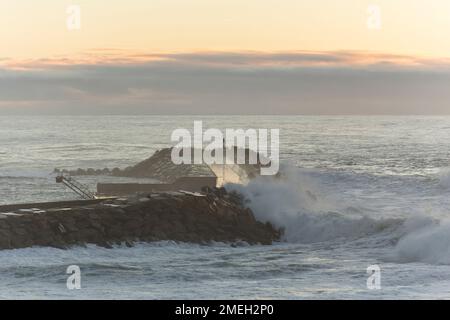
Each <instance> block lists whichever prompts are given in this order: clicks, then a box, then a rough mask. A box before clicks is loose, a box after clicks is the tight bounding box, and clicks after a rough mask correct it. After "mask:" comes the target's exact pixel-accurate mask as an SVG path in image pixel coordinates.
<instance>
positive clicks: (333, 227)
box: [227, 166, 450, 264]
mask: <svg viewBox="0 0 450 320" xmlns="http://www.w3.org/2000/svg"><path fill="white" fill-rule="evenodd" d="M227 188H228V189H229V190H232V191H237V192H239V193H240V194H242V195H243V196H244V198H245V199H246V202H247V205H248V206H249V207H250V208H251V209H252V210H253V212H254V214H255V217H256V218H257V219H258V220H260V221H262V222H267V221H268V222H270V223H272V224H273V225H275V226H276V227H278V228H282V229H284V239H283V240H284V241H287V242H290V243H303V244H308V243H316V242H324V241H334V242H335V241H337V240H342V241H352V240H357V239H365V238H367V240H368V239H369V238H371V237H382V236H384V238H386V239H388V241H387V242H382V243H383V244H384V245H385V246H388V248H387V249H388V251H387V252H386V254H385V255H384V256H383V257H382V260H384V261H389V262H396V263H408V262H424V263H430V264H450V219H442V220H438V219H435V218H432V217H429V216H425V215H411V216H407V215H406V216H405V217H404V218H386V217H378V218H376V217H371V216H369V215H367V214H365V213H361V214H360V216H359V217H357V216H355V215H354V214H347V212H346V210H348V207H347V206H346V204H345V203H344V202H343V201H341V200H340V199H339V197H338V196H333V195H330V194H329V192H328V193H326V194H324V193H321V186H320V183H318V182H317V181H315V180H314V179H312V178H311V177H310V176H308V175H306V174H305V173H304V171H302V170H300V169H298V168H294V167H291V166H285V167H283V168H282V171H281V175H280V177H259V178H257V179H255V180H253V181H251V182H250V183H249V184H248V185H245V186H242V185H228V186H227Z"/></svg>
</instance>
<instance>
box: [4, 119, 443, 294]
mask: <svg viewBox="0 0 450 320" xmlns="http://www.w3.org/2000/svg"><path fill="white" fill-rule="evenodd" d="M194 120H202V121H203V126H204V127H205V128H218V129H225V128H243V129H247V128H255V129H259V128H261V129H264V128H268V129H271V128H277V129H280V159H281V172H282V173H284V177H285V178H283V179H281V180H279V179H273V178H271V177H261V178H258V179H256V180H253V181H251V182H250V183H249V184H248V185H245V186H239V185H230V186H227V188H228V189H230V190H237V191H239V192H241V193H243V194H244V195H245V196H246V199H247V205H248V206H249V207H250V208H252V210H253V211H254V213H255V216H256V217H257V219H259V220H261V221H264V222H265V221H270V222H271V223H273V224H274V225H276V226H277V227H280V228H284V230H285V234H284V237H283V239H282V241H280V242H279V243H276V244H274V245H272V246H245V245H243V246H239V247H231V246H230V245H227V244H224V243H211V244H209V245H197V244H188V243H176V242H170V241H169V242H157V243H139V244H137V245H136V246H134V247H133V248H127V247H126V246H117V247H115V248H113V249H105V248H100V247H96V246H91V245H89V246H87V247H74V248H71V249H68V250H61V249H56V248H27V249H17V250H3V251H0V298H3V299H6V298H13V299H16V298H17V299H30V298H31V299H35V298H39V299H58V298H62V299H98V298H100V299H410V298H418V299H442V298H448V297H450V219H449V216H450V197H449V194H450V117H421V116H409V117H400V116H399V117H389V116H92V117H91V116H89V117H88V116H86V117H85V116H54V117H52V116H45V117H44V116H42V117H41V116H0V204H9V203H21V202H35V201H36V202H37V201H50V200H61V199H75V198H76V195H75V194H74V193H72V192H70V191H69V190H67V189H64V188H63V187H62V186H61V185H59V184H56V183H55V181H54V178H55V175H54V174H52V172H53V169H54V168H61V169H62V168H65V169H77V168H100V169H102V168H105V167H108V168H114V167H127V166H130V165H133V164H135V163H137V162H139V161H141V160H143V159H146V158H148V157H149V156H151V154H152V153H153V152H155V151H156V150H158V149H161V148H163V147H168V146H170V145H171V142H170V135H171V132H172V131H173V130H174V129H177V128H186V129H189V130H192V129H193V122H194ZM78 180H80V181H81V182H83V183H86V184H88V185H89V186H90V187H91V188H92V189H93V190H94V189H95V184H96V182H97V181H110V180H114V178H112V177H101V176H95V177H89V176H83V177H79V179H78ZM70 265H78V266H79V267H80V270H81V289H79V290H69V289H68V288H67V286H66V281H67V278H68V276H69V275H68V274H66V269H67V267H68V266H70ZM374 265H375V266H378V267H379V269H380V273H379V276H380V278H379V279H380V286H379V287H377V288H373V287H370V286H369V287H368V285H367V280H368V277H369V276H370V274H369V273H368V272H367V268H368V267H369V266H374Z"/></svg>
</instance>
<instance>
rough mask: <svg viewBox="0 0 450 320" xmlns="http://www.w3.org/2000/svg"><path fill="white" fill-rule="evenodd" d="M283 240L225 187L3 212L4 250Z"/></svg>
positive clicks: (1, 241)
mask: <svg viewBox="0 0 450 320" xmlns="http://www.w3.org/2000/svg"><path fill="white" fill-rule="evenodd" d="M43 207H46V208H45V209H44V208H43ZM0 211H1V208H0ZM279 238H280V231H279V230H276V229H275V228H274V227H273V226H272V225H270V224H269V223H262V222H259V221H257V220H256V219H255V217H254V215H253V213H252V211H251V210H250V209H248V208H245V207H244V206H243V205H242V201H241V199H240V197H239V196H238V195H237V194H234V193H233V194H232V193H227V192H226V191H225V189H223V188H213V189H210V188H205V190H204V192H202V193H191V192H183V191H177V192H162V193H151V194H139V195H134V196H132V197H129V198H123V199H107V200H104V201H101V202H100V203H86V204H84V203H83V202H80V203H77V205H74V206H70V207H65V206H64V205H62V204H61V205H58V204H57V203H54V204H53V205H52V206H51V207H50V208H48V206H45V205H42V208H40V207H39V205H36V207H34V208H29V207H27V208H26V209H20V205H17V206H15V208H14V210H13V211H9V212H0V249H14V248H25V247H31V246H49V247H56V248H69V247H71V246H75V245H85V244H96V245H99V246H103V247H108V248H109V247H112V246H113V245H127V246H132V245H133V244H134V243H135V242H152V241H160V240H174V241H180V242H192V243H200V244H206V243H210V242H212V241H218V242H227V243H230V244H238V243H241V242H246V243H249V244H264V245H269V244H271V243H272V242H273V241H276V240H278V239H279Z"/></svg>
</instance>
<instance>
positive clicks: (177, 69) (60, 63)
mask: <svg viewBox="0 0 450 320" xmlns="http://www.w3.org/2000/svg"><path fill="white" fill-rule="evenodd" d="M2 65H3V67H2V68H1V69H0V113H2V114H11V113H16V114H17V113H19V114H22V113H33V114H449V113H450V92H449V90H448V88H449V85H450V62H449V61H448V60H445V59H441V60H426V59H420V58H414V57H407V56H398V55H374V54H369V53H355V52H334V53H324V52H287V53H286V52H281V53H264V52H236V53H220V52H200V53H186V54H132V55H130V54H124V53H123V52H120V51H111V50H97V51H93V52H90V53H89V54H88V55H84V56H82V57H80V58H79V59H74V58H73V57H72V58H71V59H70V60H69V59H67V58H64V57H61V58H53V59H41V60H33V61H12V60H8V59H6V60H3V62H2Z"/></svg>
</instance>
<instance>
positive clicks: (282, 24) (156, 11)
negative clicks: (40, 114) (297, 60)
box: [0, 0, 450, 61]
mask: <svg viewBox="0 0 450 320" xmlns="http://www.w3.org/2000/svg"><path fill="white" fill-rule="evenodd" d="M70 4H78V5H79V6H80V8H81V29H80V30H72V31H70V30H68V29H67V27H66V20H67V18H68V14H67V13H66V9H67V6H68V5H70ZM372 4H374V5H377V6H378V7H379V8H380V10H381V11H380V13H381V28H380V29H370V28H368V26H367V20H368V19H369V15H370V13H368V11H367V10H368V7H369V5H372ZM0 43H2V44H3V45H2V50H1V51H0V61H1V60H3V59H12V60H27V59H46V58H53V57H65V58H68V59H71V58H75V57H78V56H79V55H82V54H84V53H87V52H91V51H92V50H98V49H100V50H105V52H107V53H105V55H106V54H111V52H114V51H113V49H117V50H119V51H117V52H116V54H117V55H119V56H120V55H121V54H123V55H124V56H126V55H129V54H132V53H152V52H173V53H180V52H198V51H230V52H242V51H256V52H284V51H319V52H322V51H342V50H345V51H362V52H377V53H387V54H398V55H406V56H419V57H428V58H450V1H448V0H429V1H425V0H340V1H335V0H315V1H298V0H297V1H293V0H214V1H211V0H152V1H139V0H129V1H126V2H125V1H120V2H119V1H107V0H78V1H69V0H61V1H54V0H40V1H39V2H36V1H32V0H16V1H11V0H9V1H6V0H0ZM96 52H97V55H98V56H101V51H96ZM99 52H100V53H99Z"/></svg>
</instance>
